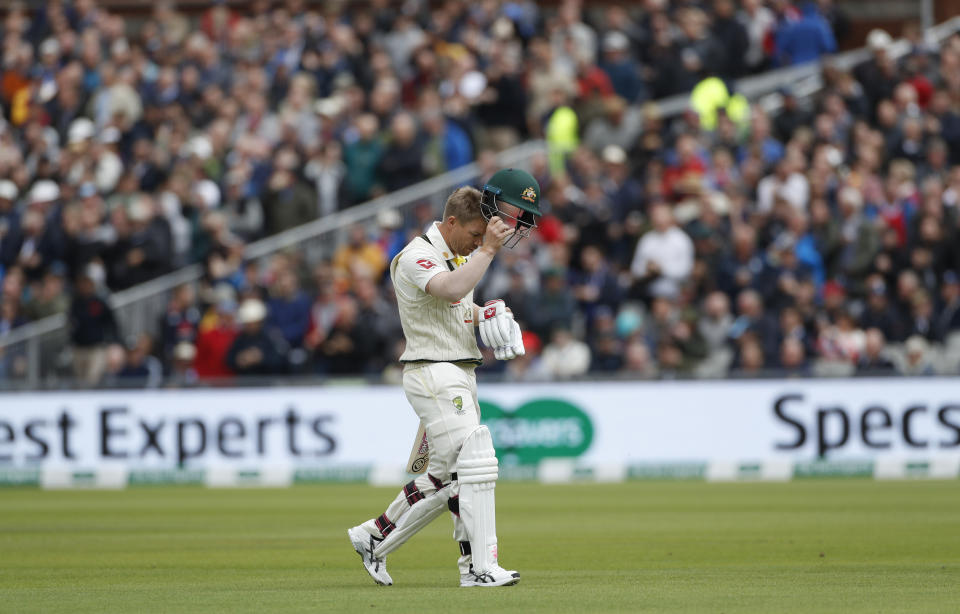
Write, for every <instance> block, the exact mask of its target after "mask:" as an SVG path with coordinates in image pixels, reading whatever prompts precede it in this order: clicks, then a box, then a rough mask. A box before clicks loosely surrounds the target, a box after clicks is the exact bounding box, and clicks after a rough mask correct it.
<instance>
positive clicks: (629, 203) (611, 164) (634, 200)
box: [600, 145, 644, 261]
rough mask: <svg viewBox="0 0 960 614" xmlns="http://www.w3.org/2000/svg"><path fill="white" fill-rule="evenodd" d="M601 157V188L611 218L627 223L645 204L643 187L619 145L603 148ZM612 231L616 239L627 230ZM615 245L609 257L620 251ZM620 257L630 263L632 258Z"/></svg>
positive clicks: (615, 227) (614, 228)
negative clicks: (634, 175) (631, 214)
mask: <svg viewBox="0 0 960 614" xmlns="http://www.w3.org/2000/svg"><path fill="white" fill-rule="evenodd" d="M600 157H601V160H602V161H603V166H604V168H603V170H604V173H603V180H602V183H601V187H602V188H603V194H604V196H605V197H606V199H607V202H609V203H610V215H611V218H612V220H613V221H616V222H622V221H625V220H626V219H627V216H628V215H630V213H631V212H634V211H637V210H638V209H639V207H640V206H641V204H642V203H643V199H644V197H643V186H642V185H640V182H639V181H637V179H636V178H635V177H633V176H632V175H631V174H630V165H629V162H628V160H627V153H626V152H625V151H624V150H623V149H622V148H621V147H620V146H619V145H607V146H606V147H604V148H603V152H602V154H601V156H600ZM610 230H611V236H610V238H611V239H614V238H615V236H614V235H621V231H624V234H625V230H626V229H624V228H622V227H620V226H619V225H617V226H613V227H611V229H610ZM621 236H622V235H621ZM615 243H616V242H615V241H611V245H609V246H608V250H607V254H608V255H609V256H612V257H616V256H617V255H618V254H617V252H618V251H620V250H617V249H616V248H615ZM620 255H621V256H625V257H624V258H623V260H625V261H628V260H629V258H630V256H631V254H620Z"/></svg>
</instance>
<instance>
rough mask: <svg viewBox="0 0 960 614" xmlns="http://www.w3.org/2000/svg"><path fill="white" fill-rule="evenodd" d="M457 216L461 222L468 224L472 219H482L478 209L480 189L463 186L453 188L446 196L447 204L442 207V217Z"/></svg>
mask: <svg viewBox="0 0 960 614" xmlns="http://www.w3.org/2000/svg"><path fill="white" fill-rule="evenodd" d="M451 216H452V217H455V218H457V221H458V222H460V223H461V224H469V223H470V222H472V221H474V220H479V219H483V213H482V211H481V209H480V190H478V189H476V188H473V187H470V186H463V187H462V188H457V189H456V190H454V192H453V194H451V195H450V196H449V197H447V204H446V205H445V206H444V208H443V219H444V220H446V219H449V218H450V217H451Z"/></svg>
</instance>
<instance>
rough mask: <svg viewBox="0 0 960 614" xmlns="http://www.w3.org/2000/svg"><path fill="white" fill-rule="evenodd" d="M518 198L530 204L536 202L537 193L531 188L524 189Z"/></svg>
mask: <svg viewBox="0 0 960 614" xmlns="http://www.w3.org/2000/svg"><path fill="white" fill-rule="evenodd" d="M520 198H522V199H523V200H525V201H527V202H530V203H533V202H536V201H537V191H536V190H534V189H533V186H531V187H529V188H526V189H525V190H524V191H523V192H520Z"/></svg>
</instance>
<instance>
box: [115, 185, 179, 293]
mask: <svg viewBox="0 0 960 614" xmlns="http://www.w3.org/2000/svg"><path fill="white" fill-rule="evenodd" d="M128 209H129V210H128V211H124V210H123V209H119V208H118V209H114V211H113V218H112V221H113V222H114V227H115V228H116V229H117V242H116V243H115V244H114V246H113V248H112V249H111V250H110V251H109V252H108V262H109V263H110V265H111V269H110V279H111V280H112V282H113V285H114V286H115V287H117V288H128V287H130V286H133V285H136V284H138V283H142V282H144V281H147V280H150V279H153V278H154V277H156V276H158V275H161V274H163V273H165V272H167V270H169V267H170V263H171V262H172V255H173V254H172V251H173V250H172V237H171V234H170V226H169V224H168V223H167V221H166V219H165V218H163V217H162V216H157V215H156V209H155V206H154V202H153V198H152V197H151V196H149V195H147V194H142V193H141V194H137V195H135V197H134V198H133V199H132V200H131V201H130V206H129V208H128Z"/></svg>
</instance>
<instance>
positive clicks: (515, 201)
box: [347, 169, 540, 587]
mask: <svg viewBox="0 0 960 614" xmlns="http://www.w3.org/2000/svg"><path fill="white" fill-rule="evenodd" d="M539 199H540V186H539V184H538V183H537V182H536V180H535V179H534V178H533V177H532V176H531V175H530V174H529V173H527V172H525V171H521V170H517V169H504V170H501V171H498V172H497V173H494V175H493V177H491V178H490V180H489V181H488V182H487V184H486V185H485V186H484V189H483V192H481V191H479V190H477V189H475V188H471V187H463V188H459V189H457V190H456V191H455V192H454V193H453V194H451V195H450V197H449V198H448V199H447V203H446V207H445V209H444V213H443V219H442V220H441V221H438V222H434V223H432V224H431V225H430V227H429V228H428V230H427V232H426V233H424V234H423V235H421V236H419V237H417V238H415V239H414V240H413V241H411V242H410V243H409V244H408V245H407V246H406V247H405V248H404V249H403V250H401V251H400V253H399V254H397V256H396V257H394V259H393V262H391V264H390V275H391V278H392V279H393V285H394V289H395V292H396V296H397V305H398V308H399V311H400V322H401V325H402V326H403V334H404V337H405V338H406V349H405V351H404V352H403V354H402V355H401V356H400V361H401V362H402V363H404V368H403V389H404V392H405V393H406V396H407V400H408V401H409V402H410V404H411V405H412V406H413V409H414V411H415V412H416V413H417V416H418V417H419V418H420V431H419V432H418V433H417V437H416V439H415V443H414V450H413V453H412V454H411V461H410V463H409V465H408V470H409V471H410V472H411V473H421V472H423V471H425V474H422V475H420V476H419V477H417V478H416V479H414V480H411V481H410V482H408V483H407V484H406V485H405V486H404V487H403V489H402V490H401V492H400V493H399V494H398V495H397V497H396V498H395V499H394V501H393V502H392V503H391V504H390V505H389V506H387V509H386V511H385V512H384V513H383V514H381V515H380V516H378V517H376V518H371V519H370V520H368V521H366V522H364V523H362V524H360V525H357V526H355V527H352V528H351V529H349V530H348V531H347V533H348V535H349V537H350V541H351V544H352V545H353V547H354V550H356V552H357V553H358V554H359V555H360V557H361V558H362V560H363V565H364V567H365V568H366V570H367V572H368V573H369V574H370V576H371V577H372V578H373V580H374V581H375V582H376V583H377V584H381V585H391V584H393V580H392V579H391V578H390V576H389V574H387V569H386V556H387V555H388V554H389V553H391V552H393V551H394V550H396V549H397V548H399V547H400V546H401V545H402V544H403V543H405V542H406V541H407V540H408V539H409V538H410V537H412V536H413V535H414V534H415V533H416V532H417V531H419V530H420V529H422V528H423V527H425V526H426V525H427V524H429V523H430V522H431V521H432V520H434V519H435V518H437V517H438V516H439V515H440V514H442V513H443V511H444V510H446V509H449V510H450V512H452V516H453V523H454V538H455V539H456V540H457V541H458V542H459V545H460V557H459V559H458V567H459V571H460V586H464V587H467V586H509V585H512V584H516V583H517V582H519V581H520V574H519V573H517V572H516V571H508V570H505V569H503V568H502V567H500V565H499V562H498V552H497V538H496V521H495V506H494V486H495V484H496V479H497V475H498V463H497V459H496V456H495V452H494V449H493V442H492V438H491V436H490V431H489V430H488V429H487V427H486V426H483V425H481V424H480V406H479V401H478V399H477V380H476V375H475V373H474V369H475V368H476V366H477V365H478V364H480V363H481V362H482V360H481V354H480V350H479V348H478V347H477V341H476V333H475V332H474V330H475V328H474V327H475V326H477V327H479V328H480V336H481V338H482V339H483V341H484V343H486V344H487V345H489V346H490V347H493V348H494V356H495V357H496V358H498V359H501V360H509V359H512V358H515V357H516V356H518V355H523V354H524V348H523V341H522V336H521V332H520V327H519V325H518V324H517V323H516V322H515V321H514V320H513V315H512V313H511V312H509V310H507V308H506V305H505V304H504V302H503V301H502V300H495V301H488V302H487V303H486V304H485V305H484V306H483V307H479V306H477V305H475V304H474V302H473V290H474V288H475V287H476V285H477V283H478V282H479V281H480V279H481V278H482V277H483V275H484V273H485V272H486V270H487V268H488V267H489V266H490V263H491V262H492V261H493V258H494V257H495V256H496V255H497V252H498V251H499V250H500V248H501V247H502V246H503V245H504V244H506V245H508V246H510V247H512V246H513V245H516V244H517V242H519V240H520V239H521V238H523V237H524V236H527V234H529V232H530V229H531V228H533V227H535V225H536V217H537V216H538V215H540V210H539V208H538V203H539ZM504 220H508V221H509V222H510V224H508V223H507V222H505V221H504ZM468 256H469V258H468Z"/></svg>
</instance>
